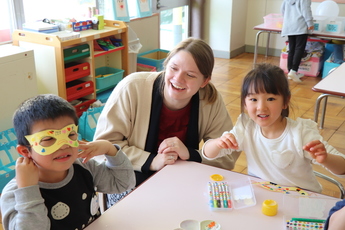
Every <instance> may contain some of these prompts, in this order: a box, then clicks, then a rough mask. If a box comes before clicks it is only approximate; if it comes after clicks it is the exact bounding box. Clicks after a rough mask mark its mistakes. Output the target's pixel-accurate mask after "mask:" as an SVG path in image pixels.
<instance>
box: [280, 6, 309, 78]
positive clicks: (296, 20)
mask: <svg viewBox="0 0 345 230" xmlns="http://www.w3.org/2000/svg"><path fill="white" fill-rule="evenodd" d="M281 12H282V14H283V17H284V19H283V28H282V31H281V36H282V37H284V36H288V40H289V52H288V60H287V69H288V71H289V73H288V77H289V78H290V79H292V80H293V81H295V82H301V80H300V78H301V77H303V74H299V73H297V71H298V68H299V65H300V63H301V60H302V57H303V54H304V50H305V46H306V44H307V40H308V34H309V33H311V32H312V30H314V22H313V15H312V11H311V0H284V1H283V4H282V5H281Z"/></svg>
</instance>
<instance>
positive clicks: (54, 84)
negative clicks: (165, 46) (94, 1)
mask: <svg viewBox="0 0 345 230" xmlns="http://www.w3.org/2000/svg"><path fill="white" fill-rule="evenodd" d="M104 22H105V26H104V29H102V30H92V29H91V30H85V31H81V32H80V37H79V38H75V39H70V40H66V41H62V40H61V39H60V38H59V37H58V36H57V35H52V34H45V33H37V32H31V31H24V30H16V31H14V33H13V36H12V39H13V45H15V46H20V47H26V48H30V49H33V50H34V53H35V66H36V74H37V80H38V91H39V93H52V94H56V95H59V96H60V97H62V98H65V99H67V90H66V87H67V86H66V83H67V81H66V76H65V64H66V63H65V61H64V50H65V49H68V48H71V47H74V46H80V45H83V44H87V45H88V46H89V49H90V55H89V57H83V58H81V60H78V62H79V61H81V62H88V63H89V65H90V75H88V76H85V77H82V78H81V79H79V80H82V81H91V82H93V91H92V93H91V94H89V95H87V96H86V97H85V98H86V99H88V100H94V99H96V96H97V92H98V91H97V90H96V80H95V69H96V68H98V67H103V66H107V67H112V68H117V69H122V70H124V75H123V76H126V75H127V74H128V71H129V61H128V27H127V25H126V23H125V22H122V21H115V20H104ZM111 36H115V37H116V38H118V39H121V40H122V45H123V46H120V47H117V48H115V49H111V50H109V51H94V40H97V39H101V38H106V37H111ZM109 88H111V86H110V87H109Z"/></svg>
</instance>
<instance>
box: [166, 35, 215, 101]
mask: <svg viewBox="0 0 345 230" xmlns="http://www.w3.org/2000/svg"><path fill="white" fill-rule="evenodd" d="M181 50H184V51H187V52H189V53H190V54H191V55H192V57H193V59H194V61H195V63H196V65H197V67H198V69H199V71H200V72H201V73H202V75H204V78H205V79H207V78H210V79H211V75H212V71H213V67H214V56H213V51H212V49H211V47H210V46H209V45H208V44H207V43H206V42H204V41H203V40H201V39H198V38H192V37H190V38H187V39H185V40H183V41H182V42H180V43H179V44H177V46H176V47H175V48H174V49H173V50H171V51H170V52H169V54H168V56H167V58H166V59H165V60H164V63H163V67H164V71H163V73H162V74H163V77H165V70H166V67H167V64H168V63H169V61H170V59H171V58H172V57H173V56H175V54H177V53H178V52H179V51H181ZM164 83H165V82H164V81H162V82H161V85H160V88H161V93H163V89H164ZM202 90H205V97H204V98H202V99H206V100H207V101H208V102H209V103H213V102H215V101H216V100H217V90H216V88H215V87H214V85H213V84H212V83H211V82H209V83H208V84H207V85H206V86H205V87H204V88H203V89H202Z"/></svg>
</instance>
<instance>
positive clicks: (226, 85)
mask: <svg viewBox="0 0 345 230" xmlns="http://www.w3.org/2000/svg"><path fill="white" fill-rule="evenodd" d="M261 62H267V63H272V64H275V65H279V57H267V58H265V57H264V55H258V59H257V63H261ZM252 63H253V54H252V53H243V54H241V55H239V56H237V57H235V58H232V59H216V64H215V68H214V72H213V76H212V80H211V81H212V82H213V83H214V85H215V86H216V88H217V89H218V90H219V91H220V92H221V94H222V96H223V99H224V101H225V104H226V107H227V109H228V112H229V114H230V116H231V119H232V121H233V122H236V120H237V117H238V115H239V114H240V87H241V82H242V79H243V77H244V76H245V74H246V73H247V72H248V71H249V70H251V69H252V67H253V64H252ZM320 80H321V77H303V78H302V83H295V82H293V81H290V88H291V92H292V111H291V112H290V114H291V115H290V117H291V118H296V117H302V118H309V119H313V118H314V105H315V101H316V99H317V97H318V96H319V95H320V93H316V92H314V91H312V87H313V86H314V85H315V84H316V83H318V82H319V81H320ZM320 133H321V135H322V136H323V138H324V139H325V140H326V141H328V142H329V144H331V145H332V146H334V147H335V148H337V149H338V150H339V151H340V152H343V153H345V144H344V136H345V100H344V99H340V98H334V97H330V98H329V99H328V106H327V112H326V118H325V124H324V129H322V130H320ZM314 169H315V170H317V171H319V172H322V173H324V174H326V175H329V176H332V177H333V178H335V179H337V180H338V181H340V182H341V183H342V184H343V185H345V178H343V179H342V178H339V177H336V176H333V175H332V174H331V173H329V172H328V171H327V170H325V169H323V168H322V167H318V166H315V168H314ZM234 171H236V172H240V173H247V163H246V158H245V154H241V156H240V158H239V160H238V161H237V162H236V166H235V169H234ZM320 183H321V184H322V185H323V193H324V194H326V195H329V196H334V197H339V195H340V192H339V190H338V188H337V187H336V186H335V185H333V184H331V183H330V182H327V181H324V180H323V179H320Z"/></svg>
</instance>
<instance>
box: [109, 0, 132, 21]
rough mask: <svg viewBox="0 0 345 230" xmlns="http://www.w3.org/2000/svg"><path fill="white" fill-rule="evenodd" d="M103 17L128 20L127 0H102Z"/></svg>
mask: <svg viewBox="0 0 345 230" xmlns="http://www.w3.org/2000/svg"><path fill="white" fill-rule="evenodd" d="M104 18H106V19H109V20H119V21H124V22H129V21H130V19H129V13H128V4H127V0H104Z"/></svg>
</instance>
